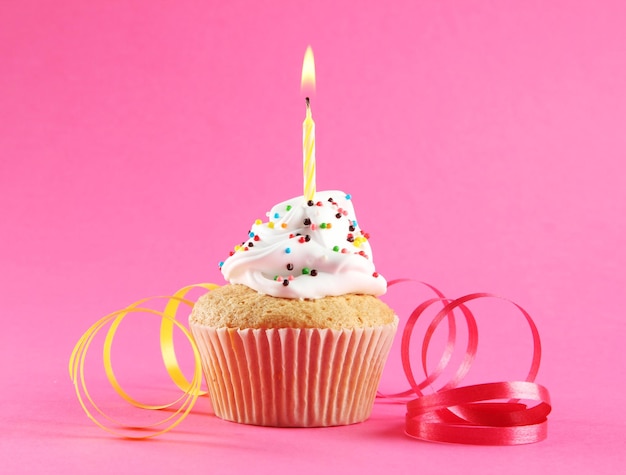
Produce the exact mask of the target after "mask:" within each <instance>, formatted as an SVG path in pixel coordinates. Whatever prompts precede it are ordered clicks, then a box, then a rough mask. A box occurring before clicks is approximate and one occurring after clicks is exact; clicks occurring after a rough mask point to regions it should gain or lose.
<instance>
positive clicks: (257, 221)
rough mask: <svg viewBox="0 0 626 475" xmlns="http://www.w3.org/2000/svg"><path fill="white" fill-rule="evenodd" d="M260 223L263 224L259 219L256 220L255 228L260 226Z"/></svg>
mask: <svg viewBox="0 0 626 475" xmlns="http://www.w3.org/2000/svg"><path fill="white" fill-rule="evenodd" d="M261 223H263V221H261V220H260V219H257V220H256V221H255V222H254V224H256V225H257V226H258V225H259V224H261Z"/></svg>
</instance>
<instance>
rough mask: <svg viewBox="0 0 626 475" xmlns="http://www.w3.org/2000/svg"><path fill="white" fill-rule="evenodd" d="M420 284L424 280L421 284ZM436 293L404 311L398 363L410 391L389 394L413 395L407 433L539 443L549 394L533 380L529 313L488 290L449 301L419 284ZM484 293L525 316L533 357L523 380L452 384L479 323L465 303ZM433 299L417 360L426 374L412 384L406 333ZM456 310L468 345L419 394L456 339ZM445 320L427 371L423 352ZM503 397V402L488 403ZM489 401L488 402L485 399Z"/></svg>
mask: <svg viewBox="0 0 626 475" xmlns="http://www.w3.org/2000/svg"><path fill="white" fill-rule="evenodd" d="M400 282H407V279H402V280H397V281H391V282H389V285H390V286H391V285H395V284H398V283H400ZM422 284H424V283H422ZM424 285H426V286H427V287H429V288H430V289H431V290H433V291H434V292H435V293H436V294H437V298H433V299H430V300H427V301H425V302H423V303H422V304H420V305H419V306H418V307H416V308H415V310H414V311H413V312H412V313H411V315H410V316H409V319H408V321H407V323H406V324H405V327H404V332H403V335H402V344H401V350H400V351H401V356H402V366H403V369H404V373H405V375H406V377H407V380H408V382H409V384H410V386H411V389H410V390H409V391H405V392H403V393H398V394H394V395H390V396H385V395H382V394H380V395H379V396H381V397H392V398H397V397H405V396H409V395H411V394H413V395H416V396H418V398H417V399H414V400H412V401H409V402H408V404H407V414H406V433H407V434H408V435H409V436H412V437H415V438H419V439H424V440H430V441H437V442H452V443H462V444H478V445H517V444H527V443H532V442H538V441H541V440H543V439H545V438H546V436H547V419H546V418H547V415H548V414H549V413H550V410H551V406H550V397H549V393H548V391H547V389H546V388H544V387H543V386H540V385H538V384H536V383H534V382H533V381H534V379H535V377H536V375H537V372H538V370H539V363H540V360H541V342H540V339H539V332H538V330H537V327H536V325H535V323H534V322H533V320H532V318H531V317H530V315H529V314H528V312H526V311H525V310H524V309H523V308H522V307H520V306H519V305H517V304H516V303H514V302H511V301H510V300H507V299H504V298H502V297H499V296H496V295H493V294H488V293H475V294H469V295H466V296H464V297H461V298H458V299H455V300H451V299H447V298H445V297H444V296H443V294H441V292H439V291H438V290H437V289H434V288H433V287H432V286H431V285H429V284H424ZM483 298H497V299H501V300H504V301H506V302H509V303H511V304H512V305H514V306H515V307H516V308H517V309H518V310H519V311H520V312H521V313H522V315H523V316H524V317H525V319H526V321H527V323H528V325H529V326H530V329H531V333H532V338H533V356H532V361H531V366H530V370H529V372H528V375H527V376H526V380H525V381H515V382H497V383H488V384H479V385H472V386H465V387H461V388H457V385H458V384H459V383H460V382H461V380H462V379H463V377H464V376H465V375H466V374H467V373H468V371H469V369H470V367H471V365H472V362H473V360H474V357H475V355H476V350H477V348H478V327H477V325H476V319H475V318H474V315H473V314H472V312H471V311H470V310H469V308H468V307H467V305H466V304H467V303H468V302H470V301H472V300H476V299H483ZM435 303H440V304H442V305H443V308H442V309H441V310H440V311H439V312H438V313H437V314H436V315H435V317H434V318H433V320H432V322H431V323H430V324H429V326H428V329H427V330H426V334H425V336H424V339H423V343H422V352H421V362H422V369H423V371H424V374H425V375H426V377H425V379H424V380H423V381H422V382H420V383H417V381H416V380H415V376H414V374H413V370H412V367H411V361H410V352H409V349H410V343H411V336H412V334H413V330H414V327H415V324H416V322H417V320H418V319H419V318H420V317H422V315H423V313H424V311H425V310H426V309H427V308H428V307H430V306H431V305H433V304H435ZM455 310H460V311H461V314H462V315H463V317H464V318H465V322H466V324H467V332H468V333H467V334H468V336H467V340H468V342H467V347H466V349H465V354H464V357H463V361H462V362H461V364H460V365H459V368H458V369H457V371H456V373H455V374H454V375H453V377H452V378H451V379H450V381H449V382H447V383H446V384H445V385H444V386H443V387H442V388H441V389H440V390H439V391H436V392H435V393H434V394H429V395H424V394H423V392H422V390H423V389H424V388H426V387H427V386H430V385H431V384H432V383H433V382H434V381H435V380H436V379H437V378H438V377H439V376H441V374H442V373H443V371H444V369H445V368H446V367H447V365H448V363H449V362H450V360H451V356H452V353H453V351H454V345H455V341H456V323H455V314H454V311H455ZM443 319H447V320H448V338H447V342H446V345H445V349H444V351H443V354H442V356H441V358H440V360H439V363H438V364H437V366H436V367H435V369H434V370H433V371H432V372H431V373H430V374H429V372H428V369H427V354H428V348H429V345H430V342H431V339H432V336H433V334H434V332H435V330H436V329H437V327H438V326H439V324H440V323H441V322H442V321H443ZM502 399H507V401H504V402H493V401H496V400H502ZM520 400H531V401H536V402H538V404H537V405H535V406H534V407H532V408H528V407H527V406H526V405H525V404H520V403H519V401H520ZM485 401H491V402H485Z"/></svg>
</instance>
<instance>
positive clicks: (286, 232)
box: [220, 191, 387, 299]
mask: <svg viewBox="0 0 626 475" xmlns="http://www.w3.org/2000/svg"><path fill="white" fill-rule="evenodd" d="M267 218H268V219H267V220H265V221H264V220H261V219H257V220H256V221H255V222H254V224H253V225H252V226H251V228H250V230H249V231H248V236H247V238H246V240H245V241H243V242H242V243H241V244H240V245H237V246H235V249H234V250H233V251H232V252H231V255H230V256H229V257H228V258H227V259H226V260H225V261H224V262H220V268H221V270H222V274H223V275H224V278H225V279H226V280H227V281H228V282H230V283H231V284H244V285H246V286H248V287H250V288H252V289H254V290H256V291H257V292H259V293H262V294H267V295H271V296H274V297H284V298H292V299H318V298H322V297H326V296H338V295H347V294H368V295H376V296H377V295H382V294H384V293H385V291H386V290H387V282H386V281H385V279H384V278H383V277H382V276H381V275H380V274H378V272H376V269H375V267H374V262H373V260H372V249H371V247H370V245H369V241H368V240H369V235H368V234H367V233H365V232H363V231H362V230H361V228H360V226H359V223H358V222H357V220H356V216H355V213H354V208H353V206H352V197H351V196H350V195H348V194H345V193H343V192H341V191H321V192H317V193H316V194H315V200H309V201H307V200H305V198H304V197H303V196H299V197H296V198H292V199H290V200H287V201H284V202H282V203H279V204H277V205H276V206H274V207H273V208H272V209H271V210H270V211H269V212H268V213H267Z"/></svg>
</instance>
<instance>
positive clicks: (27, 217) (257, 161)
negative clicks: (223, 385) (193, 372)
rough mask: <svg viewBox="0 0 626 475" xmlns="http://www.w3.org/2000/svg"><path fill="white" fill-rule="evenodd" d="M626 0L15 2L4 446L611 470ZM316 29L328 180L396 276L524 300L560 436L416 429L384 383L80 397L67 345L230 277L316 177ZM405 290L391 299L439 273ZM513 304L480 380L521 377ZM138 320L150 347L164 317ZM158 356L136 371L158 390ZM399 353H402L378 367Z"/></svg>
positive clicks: (262, 466) (0, 55)
mask: <svg viewBox="0 0 626 475" xmlns="http://www.w3.org/2000/svg"><path fill="white" fill-rule="evenodd" d="M625 5H626V4H624V2H622V1H619V0H615V1H607V0H601V1H598V0H595V1H591V0H589V1H584V0H582V1H566V0H563V1H545V2H541V1H534V0H533V1H524V2H520V1H499V2H492V1H486V0H485V1H482V0H481V1H472V2H470V1H467V2H465V1H449V2H437V1H394V2H376V1H360V2H334V1H321V2H299V1H298V2H295V1H293V2H287V1H283V2H278V1H277V2H269V1H260V2H243V1H231V2H217V1H211V2H200V1H195V2H192V1H181V2H173V1H172V2H149V1H128V2H104V1H91V2H84V1H78V0H71V1H67V0H66V1H64V2H53V1H29V0H25V1H4V2H1V3H0V206H1V209H2V221H1V222H0V240H1V246H0V266H1V267H0V271H1V272H0V298H1V302H2V322H3V327H2V330H1V331H0V342H1V345H0V352H1V353H0V361H2V383H1V388H2V389H1V391H2V392H1V398H2V399H1V401H0V421H1V424H2V427H1V428H0V430H1V432H0V471H1V472H2V473H4V474H13V473H27V472H28V473H70V472H78V471H80V472H81V473H104V472H105V471H106V473H180V472H182V471H183V470H189V471H191V470H193V471H194V472H196V473H202V472H205V471H206V472H208V473H270V472H271V473H292V472H294V473H295V472H298V473H309V472H311V473H313V471H316V472H317V473H375V472H381V473H390V472H393V473H407V472H408V471H409V469H414V470H415V471H416V472H417V473H468V474H469V473H481V474H485V473H503V472H505V471H506V473H509V474H513V473H540V472H542V471H546V472H548V471H549V472H550V473H574V472H577V471H581V472H582V471H584V472H585V473H590V472H593V473H616V472H618V471H619V469H620V468H621V469H623V468H624V466H625V465H626V463H625V462H626V457H625V456H624V455H623V450H622V449H623V445H624V442H623V441H624V435H626V434H625V432H626V431H625V429H626V417H625V416H624V415H623V413H622V412H620V409H621V406H622V405H623V400H624V390H625V389H626V387H625V384H624V380H623V374H624V369H625V368H624V358H623V355H622V354H621V351H619V349H620V348H621V347H623V339H624V336H625V329H626V324H625V323H624V318H623V305H621V304H620V300H621V299H620V297H621V296H622V295H623V289H624V286H625V284H626V279H624V265H625V264H626V259H625V256H626V252H625V250H624V248H625V246H624V234H625V233H624V230H625V226H624V225H625V219H624V215H625V214H626V209H625V208H626V191H625V190H626V180H625V179H624V171H625V167H624V160H625V158H626V94H625V91H626V29H625V28H624V25H625V24H626V6H625ZM309 43H310V44H312V46H313V48H314V51H315V55H316V63H317V75H318V90H317V95H316V96H315V97H314V98H313V115H314V118H315V120H316V123H317V164H318V175H317V184H318V189H332V188H339V189H342V190H344V191H346V192H350V193H351V194H352V195H353V197H354V203H355V206H356V209H357V212H358V215H359V219H360V222H361V224H362V226H363V227H364V228H366V230H367V231H369V232H370V233H371V235H372V245H373V246H374V250H375V257H376V259H375V261H376V264H377V267H378V269H379V271H380V272H381V273H383V274H384V275H385V276H387V277H388V278H396V277H405V276H413V277H416V278H419V279H422V280H425V281H428V282H430V283H432V284H434V285H436V286H438V287H440V288H441V289H442V290H443V291H444V292H446V294H448V295H450V296H460V295H463V294H465V293H469V292H474V291H488V292H494V293H497V294H500V295H503V296H506V297H508V298H511V299H513V300H514V301H516V302H518V303H519V304H521V305H522V306H524V307H525V308H526V309H527V310H528V311H529V312H530V313H531V314H532V315H533V316H534V318H535V320H536V323H537V325H538V326H539V329H540V332H541V335H542V340H543V344H544V357H543V364H542V369H541V371H540V374H539V378H538V380H539V382H541V383H543V384H545V385H546V386H547V387H548V388H549V389H550V391H551V394H552V397H553V404H554V410H553V413H552V414H551V416H550V427H549V437H548V439H547V440H546V441H544V442H542V443H539V444H536V445H530V446H522V447H512V448H511V447H509V448H507V447H504V448H503V447H465V446H457V445H445V444H433V443H425V442H420V441H415V440H412V439H409V438H407V437H406V436H404V435H403V433H402V424H403V413H404V409H403V407H402V406H389V405H384V404H380V403H379V404H377V405H376V407H375V409H374V413H373V416H372V418H371V419H370V420H369V421H367V422H366V423H364V424H360V425H357V426H351V427H341V428H332V429H319V430H318V429H314V430H285V429H282V430H281V429H264V428H257V427H249V426H241V425H236V424H230V423H226V422H223V421H221V420H219V419H217V418H215V416H213V415H212V412H211V409H210V404H209V401H208V399H206V398H204V399H203V400H201V401H200V402H199V403H198V405H197V406H196V408H195V409H194V411H193V413H192V415H191V416H190V417H189V418H188V419H187V420H186V421H184V422H183V423H182V425H181V426H179V427H178V428H177V429H176V430H175V431H174V432H172V433H169V434H167V435H165V436H163V437H161V438H159V439H157V440H153V441H149V442H145V443H134V442H132V441H128V440H122V439H118V438H115V437H113V436H110V435H109V434H107V433H106V432H104V431H102V430H100V429H99V428H97V427H96V426H95V425H93V424H92V423H91V422H90V421H89V420H88V419H87V417H86V416H85V415H84V414H83V412H82V410H81V408H80V407H79V405H78V403H77V401H76V398H75V395H74V393H73V387H72V386H71V384H70V381H69V378H68V374H67V368H66V365H67V360H68V357H69V354H70V351H71V349H72V347H73V345H74V343H75V342H76V340H77V339H78V337H79V336H80V335H81V334H82V332H83V331H84V330H86V329H87V328H88V326H89V325H90V324H91V323H93V322H94V321H95V320H96V319H98V318H99V317H101V316H103V315H105V314H107V313H109V312H111V311H114V310H117V309H119V308H121V307H123V306H125V305H127V304H129V303H131V302H133V301H135V300H138V299H139V298H141V297H147V296H150V295H158V294H170V293H172V292H173V291H175V290H176V289H178V288H180V287H182V286H184V285H186V284H189V283H194V282H202V281H204V282H216V283H221V282H222V279H221V275H220V274H219V271H218V269H217V262H218V261H219V260H221V259H223V257H224V256H225V255H226V253H227V252H228V251H229V250H230V249H231V246H232V245H233V244H235V243H237V242H239V241H241V239H243V237H244V235H245V234H244V233H245V231H246V230H247V229H248V228H247V226H248V225H249V224H250V223H251V222H252V221H253V220H254V219H255V218H257V217H259V216H262V215H263V213H264V212H265V211H267V209H269V207H270V206H271V205H273V204H274V203H276V202H278V201H280V200H283V199H286V198H289V197H292V196H295V195H298V194H301V192H302V180H301V122H302V120H303V118H304V105H303V99H302V97H301V96H300V92H299V81H300V68H301V61H302V56H303V54H304V50H305V48H306V45H307V44H309ZM413 292H414V291H413V290H411V289H410V288H408V287H407V288H406V289H404V290H401V289H398V291H395V290H393V291H390V294H391V295H390V296H389V298H390V299H391V300H393V301H394V302H395V305H397V306H398V308H403V309H404V308H409V307H410V304H411V303H414V304H417V303H418V302H419V301H420V300H421V299H422V298H424V297H425V296H427V293H424V294H422V293H419V292H417V293H413ZM394 299H395V300H394ZM507 308H508V307H504V309H505V314H506V315H505V316H506V318H499V314H498V315H495V316H494V315H492V316H489V315H485V316H484V318H483V319H482V320H480V319H479V320H480V321H479V324H480V325H481V326H480V328H481V329H486V330H485V331H486V334H487V335H488V336H489V334H490V333H493V334H495V338H496V339H497V338H501V340H497V341H496V342H495V344H494V348H492V350H494V353H493V354H494V356H493V357H491V358H488V360H490V361H486V362H485V363H486V364H485V366H484V368H483V369H478V370H477V371H478V372H477V373H476V374H475V375H474V377H475V379H476V381H474V382H478V381H480V382H486V381H490V380H494V379H495V380H499V379H519V378H521V377H523V376H524V373H523V370H519V368H517V367H516V366H515V365H516V362H517V363H519V362H520V361H521V362H522V363H521V364H519V365H518V366H519V367H523V366H524V364H527V363H526V361H527V358H528V350H527V348H528V346H529V345H530V338H529V337H528V334H527V333H524V332H523V331H520V332H518V331H517V330H516V328H517V327H515V325H516V323H514V322H518V321H519V316H518V315H517V314H515V312H513V311H512V310H510V309H508V310H506V309H507ZM508 322H511V326H512V327H513V328H514V329H513V331H511V330H509V331H508V333H507V325H509V323H508ZM148 323H155V324H156V322H148ZM499 325H500V326H501V325H504V327H503V329H502V330H497V331H495V330H493V329H494V328H499V327H498V326H499ZM150 328H152V327H150ZM520 328H523V327H521V326H520ZM138 330H139V331H143V332H144V333H142V334H141V335H145V338H141V337H137V342H136V343H135V348H138V349H139V350H140V351H142V350H143V349H144V347H145V348H146V351H147V348H148V347H149V346H150V345H152V344H153V343H154V341H153V338H152V337H153V333H154V332H153V333H150V330H149V329H148V325H146V328H139V329H138ZM511 333H513V334H515V335H518V336H520V338H519V341H516V342H511V341H509V340H510V335H511ZM507 335H508V336H507ZM148 336H150V338H149V337H148ZM498 341H500V343H498ZM150 348H152V346H150ZM525 348H526V349H525ZM117 355H118V356H119V361H121V362H123V363H124V364H127V363H128V364H129V365H130V363H131V362H132V361H135V360H134V359H133V358H135V357H136V356H133V355H134V354H132V353H131V351H130V349H129V348H128V346H121V347H120V348H119V352H118V353H117ZM96 357H97V355H96ZM483 361H484V360H483ZM490 363H491V367H490ZM497 363H501V364H497ZM507 364H511V367H507V366H506V365H507ZM153 368H155V369H153ZM158 368H159V362H158V357H156V358H153V359H151V360H150V361H149V362H147V363H146V364H145V365H144V367H143V369H142V368H139V369H138V371H137V372H136V373H135V380H134V383H135V386H137V387H144V388H146V390H147V392H150V391H152V390H154V391H157V392H158V391H159V389H158V387H159V385H158V384H156V383H155V382H154V381H155V380H153V379H151V378H152V374H153V373H155V372H157V369H158ZM135 369H137V368H135ZM490 371H492V372H491V373H490ZM402 378H403V376H402V374H401V369H400V365H399V362H398V359H397V357H396V358H393V357H392V359H391V360H390V363H389V365H388V367H387V370H386V373H385V375H384V381H383V386H384V388H383V389H400V388H403V387H404V383H403V379H402ZM93 385H94V386H93V391H94V393H98V392H99V391H100V393H103V392H105V391H106V384H105V383H104V382H103V381H102V379H98V378H95V380H94V382H93ZM110 404H111V406H113V407H117V406H116V404H117V403H116V402H114V401H110ZM383 470H384V472H383Z"/></svg>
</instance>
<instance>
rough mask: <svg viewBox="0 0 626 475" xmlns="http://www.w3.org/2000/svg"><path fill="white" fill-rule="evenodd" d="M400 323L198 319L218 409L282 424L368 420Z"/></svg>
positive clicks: (249, 420)
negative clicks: (214, 322)
mask: <svg viewBox="0 0 626 475" xmlns="http://www.w3.org/2000/svg"><path fill="white" fill-rule="evenodd" d="M396 328H397V321H396V322H394V323H393V324H389V325H384V326H379V327H370V328H358V329H353V330H332V329H310V328H305V329H300V328H280V329H275V328H273V329H233V328H212V327H207V326H203V325H198V324H193V323H192V324H191V330H192V333H193V336H194V338H195V340H196V343H197V345H198V348H199V350H200V354H201V357H202V369H203V371H204V374H205V377H206V380H207V384H208V389H209V394H210V397H211V401H212V404H213V409H214V411H215V414H216V415H217V416H218V417H220V418H222V419H225V420H229V421H234V422H240V423H243V424H254V425H263V426H276V427H320V426H337V425H347V424H354V423H357V422H362V421H364V420H366V419H367V418H368V417H369V415H370V413H371V411H372V406H373V404H374V399H375V397H376V390H377V388H378V383H379V382H380V376H381V374H382V371H383V367H384V365H385V361H386V360H387V356H388V354H389V349H390V348H391V343H392V341H393V337H394V335H395V332H396Z"/></svg>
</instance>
